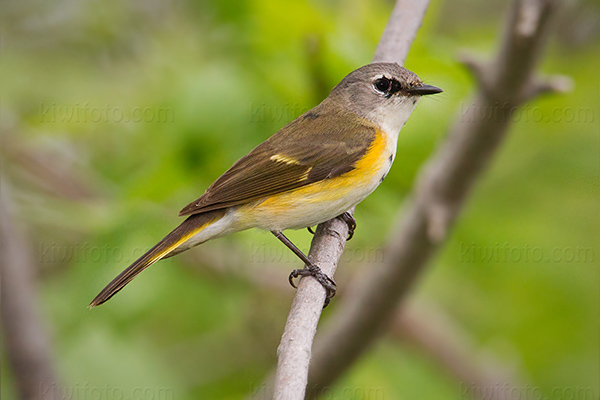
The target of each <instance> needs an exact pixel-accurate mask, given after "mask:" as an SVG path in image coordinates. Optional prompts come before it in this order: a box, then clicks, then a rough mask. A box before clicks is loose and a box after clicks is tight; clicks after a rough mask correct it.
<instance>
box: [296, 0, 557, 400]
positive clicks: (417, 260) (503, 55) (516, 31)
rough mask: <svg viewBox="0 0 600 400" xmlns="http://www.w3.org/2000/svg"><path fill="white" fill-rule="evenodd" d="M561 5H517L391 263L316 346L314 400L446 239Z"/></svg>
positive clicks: (390, 251)
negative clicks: (494, 55)
mask: <svg viewBox="0 0 600 400" xmlns="http://www.w3.org/2000/svg"><path fill="white" fill-rule="evenodd" d="M555 8H556V1H554V0H517V1H515V2H514V3H513V6H512V8H511V12H510V14H509V16H508V19H507V22H508V23H507V26H506V28H505V34H504V37H503V39H502V42H501V45H500V51H499V53H498V55H497V56H496V58H495V60H494V62H492V63H490V64H488V65H487V66H480V67H479V66H478V69H477V71H478V73H479V75H480V77H479V78H480V88H479V91H478V92H477V94H476V95H475V100H474V102H473V104H472V106H471V107H469V108H468V110H466V112H465V113H464V114H463V115H462V116H460V117H459V120H458V121H457V123H456V124H455V126H454V128H453V129H452V131H451V132H450V134H449V136H448V139H447V140H446V141H445V143H443V145H442V146H441V147H440V148H439V150H438V151H437V153H436V154H435V155H434V156H433V157H432V158H431V160H430V161H429V162H428V163H427V165H426V166H425V167H424V168H423V172H422V173H421V175H420V176H419V179H418V181H417V183H416V189H415V193H414V194H413V196H412V201H410V202H409V203H408V204H407V206H406V209H405V212H404V215H403V219H402V220H401V221H400V222H399V223H398V224H397V227H396V228H395V231H394V232H392V234H391V235H390V238H392V239H391V240H390V242H389V243H388V245H387V246H386V250H385V253H384V254H385V260H386V261H385V263H384V266H383V267H382V268H379V269H377V270H375V271H373V272H371V274H370V276H368V278H367V279H364V283H362V284H360V285H359V286H358V288H357V289H356V291H355V292H353V295H352V296H347V297H346V298H345V302H344V303H343V304H340V306H339V309H338V312H337V313H336V314H335V315H333V316H332V318H331V320H330V321H329V324H328V326H327V328H328V329H327V330H326V331H324V332H323V335H322V336H321V337H320V338H319V340H318V341H317V344H316V345H315V351H314V355H313V360H312V368H311V371H310V375H309V383H308V394H307V397H308V398H314V397H316V396H318V394H319V393H320V392H321V391H322V390H323V388H325V387H328V386H329V385H331V384H332V383H333V382H334V381H335V380H336V379H337V378H338V377H339V376H340V375H341V374H342V373H343V372H344V371H345V370H346V369H347V368H348V366H350V365H352V363H353V362H354V361H355V360H356V359H357V358H358V357H359V356H360V355H361V354H362V353H363V352H364V351H365V349H366V348H367V347H368V346H369V345H370V344H371V343H373V341H374V340H375V339H376V338H377V336H378V335H379V333H380V332H381V331H382V330H383V328H385V327H387V326H388V325H389V323H390V321H391V319H392V316H393V315H394V311H395V310H396V308H397V306H398V303H399V302H400V301H401V300H402V298H403V297H404V296H405V295H406V294H407V292H408V291H409V290H410V288H411V287H412V286H413V285H414V283H415V281H416V279H417V278H418V276H419V275H420V273H421V272H422V270H423V269H424V267H425V265H426V263H427V261H429V259H430V258H431V257H432V256H433V255H434V253H435V251H436V250H437V249H438V248H439V247H440V245H441V243H442V241H443V240H444V239H445V238H446V236H447V233H448V230H449V228H450V226H451V225H452V223H453V222H454V221H455V219H456V218H457V216H458V213H459V211H460V210H461V208H462V207H463V204H464V201H465V200H466V198H467V196H468V194H469V192H470V190H471V188H472V187H473V185H474V183H475V180H476V178H477V177H479V175H480V174H481V172H482V171H483V170H484V169H485V167H486V165H487V164H488V163H489V162H490V160H491V157H492V156H493V154H494V153H495V152H496V151H497V149H498V147H499V146H500V144H501V142H502V139H503V138H504V137H505V136H506V133H507V130H508V127H509V122H510V120H511V118H510V117H511V115H512V113H513V112H515V111H516V110H517V107H518V106H519V105H520V104H521V102H522V101H523V100H524V97H523V94H525V93H529V92H531V89H530V88H531V85H534V84H535V83H534V82H535V79H534V74H533V71H534V67H535V64H536V61H537V60H538V58H539V54H540V52H541V49H542V45H543V42H544V40H543V39H544V37H545V32H546V30H547V29H546V28H547V26H548V21H549V17H550V15H551V14H552V12H553V11H554V9H555ZM482 110H485V111H486V112H485V113H483V112H482ZM490 115H492V116H493V117H492V118H490V117H489V116H490Z"/></svg>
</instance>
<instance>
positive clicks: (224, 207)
mask: <svg viewBox="0 0 600 400" xmlns="http://www.w3.org/2000/svg"><path fill="white" fill-rule="evenodd" d="M440 92H442V90H441V89H439V88H437V87H435V86H431V85H426V84H423V83H422V82H421V80H420V79H419V78H418V77H417V75H415V74H414V73H412V72H411V71H409V70H407V69H405V68H403V67H401V66H400V65H398V64H396V63H373V64H368V65H365V66H364V67H361V68H359V69H357V70H355V71H353V72H351V73H350V74H348V75H347V76H346V77H345V78H344V79H342V81H341V82H340V83H339V84H338V85H337V86H335V87H334V88H333V90H332V91H331V93H330V94H329V96H327V98H326V99H325V100H323V102H321V104H319V105H317V106H316V107H314V108H313V109H311V110H310V111H308V112H306V113H304V114H302V115H300V116H299V117H298V118H296V119H295V120H293V121H292V122H290V123H289V124H287V125H286V126H285V127H283V128H282V129H281V130H279V131H278V132H277V133H275V134H274V135H273V136H271V137H270V138H269V139H267V140H266V141H265V142H263V143H261V144H260V145H258V146H257V147H256V148H254V149H253V150H252V151H250V153H248V154H247V155H245V156H244V157H242V158H241V159H240V160H238V161H237V162H236V163H235V164H233V166H232V167H231V168H229V169H228V170H227V171H226V172H225V173H224V174H223V175H221V176H220V177H219V178H218V179H217V180H216V181H215V182H214V183H213V184H212V185H211V186H210V187H209V188H208V189H207V190H206V192H204V194H203V195H202V196H200V197H199V198H198V199H197V200H196V201H193V202H192V203H190V204H188V205H187V206H186V207H184V208H183V210H181V211H180V212H179V215H180V216H185V217H187V218H186V219H185V220H184V221H183V223H181V225H179V226H178V227H177V228H175V229H174V230H173V231H172V232H171V233H169V234H168V235H167V236H165V237H164V238H163V239H162V240H161V241H160V242H158V243H157V244H156V245H155V246H154V247H152V248H151V249H150V250H148V252H146V253H145V254H144V255H142V256H141V257H140V258H139V259H137V260H136V261H135V262H133V264H131V265H130V266H129V267H128V268H127V269H125V270H124V271H123V272H122V273H121V274H119V275H118V276H117V277H116V278H115V279H114V280H113V281H112V282H110V283H109V284H108V285H107V286H106V287H105V288H104V289H103V290H102V291H101V292H100V293H99V294H98V295H97V296H96V297H95V298H94V300H92V302H91V303H90V307H95V306H98V305H100V304H102V303H104V302H106V301H107V300H108V299H110V298H111V297H112V296H114V295H115V294H116V293H117V292H118V291H119V290H121V289H123V287H125V285H127V284H128V283H129V282H130V281H131V280H132V279H133V278H135V277H136V276H137V275H138V274H139V273H140V272H142V271H143V270H144V269H146V268H147V267H149V266H150V265H152V264H154V263H155V262H157V261H159V260H162V259H165V258H168V257H172V256H174V255H176V254H179V253H181V252H183V251H185V250H188V249H190V248H192V247H194V246H196V245H199V244H201V243H204V242H206V241H208V240H211V239H215V238H218V237H221V236H225V235H228V234H230V233H234V232H239V231H243V230H246V229H250V228H259V229H265V230H269V231H271V232H272V233H273V234H274V235H275V236H276V237H277V238H278V239H279V240H280V241H281V242H283V243H284V244H285V245H286V246H287V247H288V248H289V249H290V250H291V251H293V252H294V254H296V255H297V256H298V257H299V258H300V259H301V260H302V261H303V262H304V264H305V267H304V268H302V269H296V270H294V271H292V273H291V274H290V283H292V285H294V284H293V280H292V278H295V277H298V276H313V277H314V278H316V279H317V280H318V281H319V282H320V283H321V285H323V287H324V288H325V290H326V291H327V297H326V303H325V305H326V304H327V303H328V302H329V300H330V299H331V297H333V295H334V294H335V291H336V285H335V282H334V281H333V279H331V278H330V277H328V276H327V275H326V274H324V273H323V272H322V271H321V269H320V268H319V267H318V266H317V265H315V264H314V263H313V262H311V261H310V260H309V259H308V257H307V256H306V255H304V254H303V253H302V252H301V251H300V250H299V249H298V248H297V247H296V246H295V245H294V244H293V243H292V242H291V241H290V240H289V239H288V238H287V237H286V236H285V235H284V234H283V231H284V230H286V229H302V228H309V227H311V226H314V225H317V224H319V223H321V222H325V221H327V220H330V219H332V218H335V217H339V218H341V219H343V220H344V221H345V222H346V223H347V224H348V227H349V235H350V236H351V235H352V233H353V231H354V229H355V227H356V222H355V220H354V218H353V217H352V216H351V215H350V214H348V213H347V212H346V211H347V210H348V209H350V208H352V207H353V206H355V205H357V204H358V203H360V202H361V201H362V200H364V199H365V198H366V197H367V196H368V195H369V194H371V193H372V192H373V191H374V190H375V189H376V188H377V186H379V184H380V183H381V182H382V181H383V179H384V178H385V176H386V175H387V173H388V171H389V170H390V167H391V166H392V162H393V161H394V157H395V155H396V144H397V142H398V134H399V132H400V129H401V128H402V126H404V124H405V123H406V121H407V120H408V117H409V116H410V114H411V113H412V111H413V110H414V109H415V106H416V104H417V101H418V100H419V98H420V97H421V96H425V95H430V94H435V93H440Z"/></svg>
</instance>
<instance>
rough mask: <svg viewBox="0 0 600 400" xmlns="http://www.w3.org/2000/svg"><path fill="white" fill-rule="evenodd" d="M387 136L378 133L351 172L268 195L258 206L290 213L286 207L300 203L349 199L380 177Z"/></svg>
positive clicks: (384, 157)
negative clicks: (362, 187) (347, 197)
mask: <svg viewBox="0 0 600 400" xmlns="http://www.w3.org/2000/svg"><path fill="white" fill-rule="evenodd" d="M387 147H388V143H387V138H386V135H385V134H383V133H382V132H380V131H377V134H376V136H375V140H373V143H371V146H369V149H368V150H367V152H366V154H365V155H364V156H363V158H362V159H360V160H359V161H358V162H357V163H356V165H355V168H354V169H353V170H352V171H349V172H346V173H345V174H342V175H340V176H338V177H335V178H332V179H324V180H322V181H319V182H315V183H312V184H310V185H307V186H303V187H301V188H298V189H294V190H291V191H288V192H284V193H280V194H277V195H274V196H271V197H269V198H267V199H265V200H264V201H263V202H261V203H260V204H259V205H258V206H257V207H258V208H261V209H265V208H268V209H269V211H270V212H272V213H273V214H277V213H280V212H281V213H284V212H288V211H289V207H290V206H291V205H293V204H294V203H297V202H298V201H299V200H301V201H305V202H309V203H320V202H327V201H336V200H338V199H340V198H344V197H346V196H348V195H349V194H350V193H352V192H354V191H357V190H360V187H361V186H365V187H367V186H369V185H370V184H372V182H373V180H374V179H378V178H375V177H376V176H379V174H380V171H381V168H383V167H384V165H385V162H386V159H387V157H388V155H387V154H386V153H387V152H386V149H387Z"/></svg>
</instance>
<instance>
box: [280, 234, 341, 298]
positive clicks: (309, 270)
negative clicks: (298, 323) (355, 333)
mask: <svg viewBox="0 0 600 400" xmlns="http://www.w3.org/2000/svg"><path fill="white" fill-rule="evenodd" d="M271 233H272V234H273V235H275V237H276V238H277V239H279V240H281V242H282V243H283V244H285V245H286V246H287V248H288V249H290V250H291V251H292V252H293V253H294V254H295V255H297V256H298V258H300V259H301V260H302V262H304V264H305V266H304V268H302V269H295V270H293V271H292V272H291V273H290V276H289V278H288V279H289V281H290V285H292V286H293V287H294V288H296V285H295V284H294V280H293V279H294V278H297V277H299V276H312V277H314V278H315V279H316V280H317V281H318V282H319V283H320V284H321V286H323V287H324V288H325V291H326V292H327V297H325V304H324V305H323V308H325V307H327V304H329V301H330V300H331V298H332V297H333V296H335V292H336V283H335V281H334V280H333V279H331V278H330V277H328V276H327V275H326V274H325V273H324V272H323V271H321V268H319V267H318V266H316V265H315V264H313V263H312V261H310V260H309V259H308V257H307V256H306V255H305V254H304V253H303V252H302V251H300V249H299V248H297V247H296V245H295V244H294V243H292V242H291V241H290V239H288V238H287V237H286V236H285V235H284V234H283V233H282V232H279V231H271Z"/></svg>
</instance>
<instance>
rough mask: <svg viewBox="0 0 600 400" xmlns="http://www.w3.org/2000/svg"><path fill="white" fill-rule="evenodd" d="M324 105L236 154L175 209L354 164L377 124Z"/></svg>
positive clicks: (211, 205) (274, 188) (230, 200)
mask: <svg viewBox="0 0 600 400" xmlns="http://www.w3.org/2000/svg"><path fill="white" fill-rule="evenodd" d="M322 106H323V103H321V104H320V105H319V106H317V107H315V108H314V109H313V110H311V111H309V112H307V113H306V114H304V115H301V116H300V117H298V118H296V119H295V120H294V121H292V122H290V123H289V124H288V125H286V126H285V127H283V128H282V129H281V130H280V131H278V132H277V133H276V134H274V135H273V136H271V137H270V138H269V139H267V140H266V141H265V142H263V143H262V144H260V145H259V146H257V147H256V148H254V149H253V150H252V151H251V152H250V153H248V154H247V155H246V156H244V157H242V158H241V159H240V160H238V161H237V162H236V163H235V164H234V165H233V166H232V167H231V168H230V169H229V170H227V171H226V172H225V173H224V174H223V175H221V176H220V177H219V178H218V179H217V180H216V181H215V182H214V183H213V184H212V185H211V186H210V187H209V188H208V189H207V190H206V192H205V193H204V194H203V195H202V196H201V197H200V198H198V199H197V200H196V201H194V202H192V203H190V204H188V205H187V206H186V207H184V208H183V209H182V210H181V212H180V213H179V215H181V216H183V215H192V214H197V213H202V212H206V211H211V210H217V209H222V208H227V207H232V206H236V205H241V204H245V203H249V202H253V201H256V200H260V199H262V198H265V197H268V196H272V195H275V194H279V193H283V192H286V191H289V190H293V189H296V188H299V187H302V186H306V185H310V184H312V183H315V182H318V181H321V180H323V179H331V178H334V177H336V176H339V175H342V174H344V173H346V172H349V171H351V170H353V169H354V166H355V164H356V162H357V161H358V160H360V159H361V158H362V157H363V156H364V155H365V154H366V152H367V150H368V149H369V146H370V145H371V143H372V142H373V140H374V139H375V136H376V130H375V128H374V126H373V125H372V124H370V123H368V122H367V121H365V120H363V119H361V118H359V117H358V116H356V115H355V114H352V113H350V112H344V111H340V110H336V111H334V112H330V113H327V114H320V112H321V109H322ZM325 121H327V123H326V124H325V123H324V122H325Z"/></svg>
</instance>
